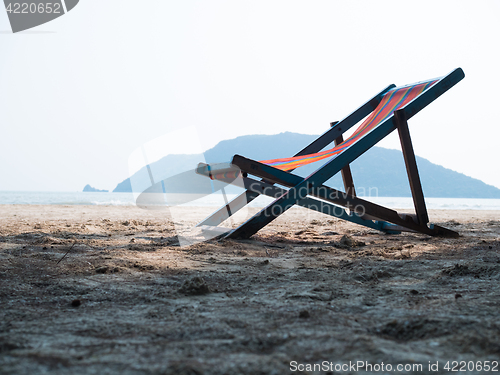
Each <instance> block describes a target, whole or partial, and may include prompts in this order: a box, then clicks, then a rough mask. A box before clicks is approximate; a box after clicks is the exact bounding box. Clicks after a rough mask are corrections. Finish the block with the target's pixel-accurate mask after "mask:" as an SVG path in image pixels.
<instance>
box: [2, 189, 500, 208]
mask: <svg viewBox="0 0 500 375" xmlns="http://www.w3.org/2000/svg"><path fill="white" fill-rule="evenodd" d="M235 196H236V195H235V194H227V196H226V199H227V200H231V199H232V198H234V197H235ZM361 198H363V197H361ZM363 199H367V200H369V201H371V202H373V203H376V204H380V205H383V206H386V207H391V208H412V207H413V200H412V198H411V197H365V198H363ZM425 201H426V203H427V208H428V209H442V210H500V199H480V198H426V199H425ZM271 202H272V199H271V198H268V197H259V198H257V199H255V200H254V201H252V202H251V203H250V206H251V207H265V206H266V205H267V204H269V203H271ZM0 204H36V205H48V204H55V205H110V206H133V205H135V197H134V194H132V193H90V192H47V191H43V192H37V191H0ZM222 204H224V197H223V195H222V194H211V195H208V196H206V197H203V198H201V199H197V200H194V201H191V202H189V203H186V204H184V206H203V207H207V206H214V207H217V206H220V205H222Z"/></svg>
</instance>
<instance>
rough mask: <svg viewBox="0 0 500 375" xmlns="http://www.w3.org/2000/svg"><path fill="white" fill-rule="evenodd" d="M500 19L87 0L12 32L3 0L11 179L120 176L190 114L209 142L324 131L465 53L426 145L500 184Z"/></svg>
mask: <svg viewBox="0 0 500 375" xmlns="http://www.w3.org/2000/svg"><path fill="white" fill-rule="evenodd" d="M499 18H500V1H496V0H491V1H486V0H479V1H458V0H453V1H436V0H432V1H418V2H417V1H415V2H409V1H373V0H369V1H334V0H330V1H291V0H286V1H273V0H265V1H256V0H252V1H240V0H228V1H214V0H200V1H185V0H182V1H180V0H177V1H167V0H145V1H132V0H80V3H79V4H78V5H77V6H76V7H75V8H74V9H73V10H72V11H71V12H69V13H68V14H66V15H65V16H63V17H60V18H58V19H56V20H54V21H52V22H50V23H47V24H44V25H41V26H39V27H37V28H34V29H31V30H29V31H26V32H21V33H18V34H12V33H11V32H10V25H9V21H8V18H7V14H6V13H5V12H4V11H0V53H1V58H0V127H1V129H2V133H1V136H0V190H50V191H81V190H82V188H83V187H84V185H85V184H87V183H89V184H91V185H92V186H95V187H97V188H101V189H110V190H112V189H113V188H114V187H115V186H116V184H117V183H118V182H120V181H122V180H123V179H125V178H126V177H128V158H129V156H130V155H131V153H132V152H133V151H134V150H135V149H137V148H138V147H140V146H141V145H142V144H143V143H145V142H148V141H150V140H152V139H155V138H157V137H161V136H163V135H165V134H166V133H169V132H172V131H175V130H179V129H182V128H187V127H190V126H194V127H195V129H196V131H197V133H198V134H197V135H198V138H199V140H200V143H201V147H202V148H205V149H208V148H210V147H212V146H214V145H215V144H216V143H217V142H219V141H221V140H224V139H230V138H234V137H237V136H240V135H245V134H276V133H281V132H285V131H292V132H298V133H307V134H321V133H323V132H324V131H325V130H326V129H327V128H328V126H329V122H330V121H334V120H340V119H342V118H343V117H345V116H346V115H348V114H349V113H350V112H351V111H352V110H354V109H356V108H357V107H358V106H359V105H361V104H362V103H364V102H365V101H366V100H367V99H368V98H370V97H371V96H373V95H374V94H376V93H377V92H379V91H380V90H382V89H383V88H384V87H386V86H387V85H389V84H391V83H395V84H396V85H402V84H406V83H412V82H415V81H420V80H424V79H428V78H433V77H438V76H442V75H445V74H447V73H448V72H450V71H451V70H453V69H454V68H456V67H462V68H463V70H464V71H465V75H466V77H465V79H464V80H463V81H461V82H460V83H459V84H458V85H457V86H455V87H454V88H452V89H451V90H450V91H449V92H447V93H446V94H445V95H444V96H442V97H440V98H439V99H438V100H437V101H435V102H434V103H432V104H431V105H430V106H429V107H427V108H425V109H424V110H423V111H422V112H420V113H419V114H418V115H417V116H415V117H414V118H412V119H411V120H410V131H411V135H412V139H413V142H414V148H415V151H416V153H417V155H419V156H422V157H424V158H427V159H429V160H430V161H431V162H433V163H436V164H440V165H443V166H445V167H447V168H451V169H453V170H455V171H458V172H461V173H464V174H466V175H468V176H472V177H475V178H478V179H481V180H483V181H485V182H486V183H488V184H491V185H495V186H496V187H499V188H500V173H499V167H498V159H499V157H498V148H499V146H498V139H499V135H500V126H499V125H500V124H499V120H498V116H497V113H496V112H497V107H498V104H497V102H498V97H499V95H498V87H499V86H500V76H499V74H498V67H499V66H500V54H499V53H498V38H499V36H500V22H498V19H499ZM193 144H195V143H193ZM379 145H380V146H383V147H387V148H399V140H398V138H397V134H395V133H394V134H392V135H391V136H390V137H389V138H388V139H386V140H384V141H382V142H381V143H379ZM177 146H179V145H177ZM183 146H185V151H186V153H190V152H191V151H193V149H192V147H191V148H190V147H189V145H188V144H186V145H183ZM165 153H166V154H167V153H169V151H168V150H166V151H165ZM283 156H284V157H286V156H288V155H283Z"/></svg>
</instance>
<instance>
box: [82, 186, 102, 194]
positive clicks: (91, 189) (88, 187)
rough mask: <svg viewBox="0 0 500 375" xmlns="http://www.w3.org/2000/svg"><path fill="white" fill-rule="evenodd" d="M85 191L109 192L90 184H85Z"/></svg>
mask: <svg viewBox="0 0 500 375" xmlns="http://www.w3.org/2000/svg"><path fill="white" fill-rule="evenodd" d="M83 191H84V192H85V193H107V192H108V190H99V189H96V188H94V187H92V186H90V185H89V184H87V185H85V187H84V188H83Z"/></svg>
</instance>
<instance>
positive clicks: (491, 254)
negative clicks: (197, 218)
mask: <svg viewBox="0 0 500 375" xmlns="http://www.w3.org/2000/svg"><path fill="white" fill-rule="evenodd" d="M499 214H500V212H495V211H430V215H429V216H430V217H431V221H433V222H435V223H438V224H440V225H443V226H445V227H448V228H450V229H453V230H456V231H458V232H460V234H461V237H459V238H456V239H449V238H433V237H429V236H426V235H421V234H412V233H406V234H400V235H387V234H383V233H379V232H377V231H374V230H367V229H365V228H363V227H360V226H357V225H355V224H351V223H346V222H341V221H339V220H337V219H332V218H331V217H327V216H325V215H321V214H313V213H311V211H306V210H304V209H300V208H297V209H292V210H290V211H289V212H287V213H286V214H285V215H283V216H282V217H280V218H279V219H278V220H275V221H274V222H273V223H272V224H271V225H270V226H268V227H267V228H265V229H264V230H262V231H260V232H259V233H258V234H257V235H255V236H254V237H253V238H251V239H250V240H244V241H233V240H217V239H212V240H210V241H208V242H203V243H198V244H196V245H192V246H190V247H179V245H178V242H177V240H176V237H175V232H174V226H173V223H172V220H171V219H169V218H168V217H167V216H165V215H164V214H163V213H160V212H156V213H155V212H149V211H145V210H140V209H138V208H136V207H109V206H29V205H3V206H0V373H2V374H176V375H196V374H214V375H215V374H217V375H222V374H228V375H229V374H231V375H233V374H288V373H295V374H315V373H318V374H336V373H343V374H347V373H363V371H359V372H352V371H347V372H336V371H331V370H328V371H326V370H324V371H316V372H314V371H312V370H311V371H308V370H307V368H306V367H304V370H303V371H295V372H292V371H290V362H292V361H296V362H297V364H314V363H321V362H322V361H328V362H331V363H333V364H343V363H349V361H368V362H370V363H372V364H377V363H378V364H380V363H382V362H383V363H384V364H391V365H393V366H396V365H397V364H422V365H423V371H420V372H411V371H410V372H405V371H402V372H395V371H393V372H392V373H432V374H441V373H442V374H444V373H449V372H448V371H446V370H445V369H444V366H445V364H446V362H447V361H475V362H476V361H483V362H484V361H499V360H500V319H499V308H500V215H499ZM190 220H191V216H190V214H189V212H186V216H185V221H186V222H189V221H190ZM65 254H67V255H66V256H65ZM61 259H62V260H61ZM429 361H431V362H432V363H435V362H436V361H439V370H438V371H430V370H428V363H429ZM450 363H451V362H450ZM498 370H500V368H498V367H497V371H498ZM378 373H383V372H378ZM462 373H463V372H462ZM466 373H469V374H470V373H485V372H479V371H476V370H474V371H467V372H466Z"/></svg>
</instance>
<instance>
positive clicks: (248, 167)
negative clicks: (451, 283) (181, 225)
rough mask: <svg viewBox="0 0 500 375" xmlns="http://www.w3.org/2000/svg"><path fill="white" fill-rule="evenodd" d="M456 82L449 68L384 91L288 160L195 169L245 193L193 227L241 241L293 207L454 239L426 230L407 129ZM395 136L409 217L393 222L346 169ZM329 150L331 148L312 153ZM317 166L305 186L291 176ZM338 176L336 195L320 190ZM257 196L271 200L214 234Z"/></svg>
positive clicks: (236, 160)
mask: <svg viewBox="0 0 500 375" xmlns="http://www.w3.org/2000/svg"><path fill="white" fill-rule="evenodd" d="M463 78H464V72H463V71H462V69H460V68H457V69H455V70H453V71H452V72H451V73H449V74H447V75H446V76H444V77H440V78H436V79H431V80H427V81H423V82H418V83H415V84H411V85H405V86H400V87H396V86H395V85H390V86H388V87H386V88H385V89H384V90H382V91H381V92H380V93H378V94H377V95H375V96H374V97H373V98H371V99H370V100H368V101H367V102H366V103H365V104H363V105H362V106H361V107H359V108H358V109H357V110H355V111H354V112H353V113H351V114H350V115H349V116H347V117H346V118H344V119H343V120H341V121H339V122H336V123H332V124H331V125H332V126H331V128H330V129H329V130H328V131H326V132H325V133H324V134H322V135H321V136H320V137H319V138H317V139H316V140H315V141H314V142H312V143H311V144H309V145H308V146H307V147H305V148H304V149H303V150H301V151H300V152H298V153H297V154H296V155H295V156H293V157H290V158H284V159H274V160H264V161H255V160H251V159H247V158H245V157H243V156H240V155H235V156H234V157H233V158H232V160H231V162H229V163H220V164H204V163H200V164H199V165H198V168H197V170H196V173H198V174H201V175H204V176H206V177H209V178H211V179H212V180H217V181H221V182H226V183H232V182H233V181H235V180H236V179H237V178H238V179H242V181H243V186H244V188H245V189H246V190H245V192H244V193H242V194H240V195H238V196H237V197H236V198H234V199H233V200H232V201H231V202H227V204H226V205H225V206H223V207H221V208H220V209H219V210H217V211H216V212H215V213H214V214H212V215H210V216H209V217H207V218H206V219H205V220H203V221H202V222H200V223H199V224H198V226H199V227H201V228H202V229H203V230H205V231H212V232H214V233H219V234H223V235H224V236H225V237H226V238H242V239H243V238H249V237H250V236H252V235H253V234H255V233H257V232H258V231H259V230H260V229H262V228H263V227H265V226H266V225H267V224H269V223H270V222H271V221H273V220H274V219H275V218H277V217H278V216H279V215H281V214H282V213H284V212H285V211H287V210H288V209H289V208H291V207H293V206H294V205H298V206H302V207H306V208H309V209H312V210H315V211H319V212H322V213H325V214H327V215H331V216H334V217H337V218H341V219H344V220H348V221H351V222H354V223H356V224H360V225H363V226H366V227H368V228H372V229H377V230H380V231H382V232H387V233H400V232H402V231H409V232H420V233H425V234H428V235H431V236H451V237H456V236H458V233H456V232H454V231H452V230H449V229H446V228H443V227H440V226H438V225H435V224H429V217H428V214H427V209H426V205H425V201H424V195H423V191H422V186H421V183H420V177H419V174H418V169H417V164H416V161H415V154H414V152H413V146H412V143H411V139H410V133H409V130H408V123H407V121H408V120H409V119H410V118H412V117H413V116H414V115H415V114H417V113H418V112H419V111H420V110H421V109H423V108H424V107H426V106H427V105H428V104H430V103H431V102H433V101H434V100H435V99H436V98H438V97H439V96H440V95H442V94H443V93H445V92H446V91H448V90H449V89H450V88H451V87H453V86H454V85H455V84H457V83H458V82H459V81H460V80H462V79H463ZM367 116H368V117H367ZM365 118H366V119H365ZM363 119H365V120H364V121H363V122H362V123H361V125H360V126H359V127H358V128H357V129H356V130H355V132H354V133H353V134H352V135H351V136H350V137H348V138H347V139H345V140H344V139H343V133H345V132H346V131H348V130H349V129H350V128H351V127H353V126H354V125H355V124H357V123H358V122H360V121H361V120H363ZM396 129H397V130H398V133H399V138H400V142H401V148H402V152H403V157H404V161H405V165H406V171H407V174H408V179H409V183H410V190H411V193H412V197H413V203H414V206H415V214H400V213H398V212H396V211H395V210H393V209H390V208H386V207H383V206H380V205H378V204H375V203H372V202H369V201H367V200H364V199H361V198H359V197H357V196H356V191H355V187H354V183H353V178H352V175H351V171H350V167H349V164H350V163H352V162H353V161H354V160H355V159H356V158H358V157H359V156H360V155H362V154H363V153H364V152H366V151H367V150H368V149H370V148H371V147H373V146H374V145H375V144H377V142H379V141H380V140H381V139H383V138H384V137H386V136H387V135H389V134H390V133H391V132H392V131H394V130H396ZM332 143H334V146H335V147H333V148H331V149H327V150H324V151H320V150H323V149H324V148H326V147H327V146H328V145H330V144H332ZM319 160H325V161H326V163H325V164H324V165H322V166H321V167H320V168H318V169H317V170H316V171H314V172H313V173H312V174H310V175H309V176H307V177H305V178H304V177H300V176H298V175H296V174H294V173H292V172H293V170H294V169H295V168H298V167H300V166H303V165H306V164H309V163H313V162H317V161H319ZM381 167H383V166H381ZM339 172H341V174H342V178H343V182H344V187H345V191H344V192H342V191H339V190H336V189H333V188H331V187H328V186H325V185H324V183H325V182H326V181H327V180H328V179H330V178H331V177H332V176H334V175H335V174H337V173H339ZM252 176H253V177H252ZM276 185H280V186H281V187H280V186H276ZM261 194H263V195H267V196H270V197H273V198H275V200H274V201H273V202H272V203H271V204H269V205H268V206H267V207H265V208H263V209H262V210H261V211H260V212H258V213H257V214H255V215H254V216H253V217H251V218H250V219H248V220H247V221H245V222H244V223H243V224H241V225H239V226H238V227H237V228H235V229H232V228H220V227H218V225H219V224H220V223H221V222H222V221H224V220H225V219H227V217H228V216H231V215H232V214H234V213H235V212H236V211H238V210H239V209H241V208H242V207H244V206H245V205H246V204H248V203H249V202H251V201H252V200H253V199H255V198H256V197H257V196H259V195H261ZM346 208H347V209H346Z"/></svg>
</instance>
